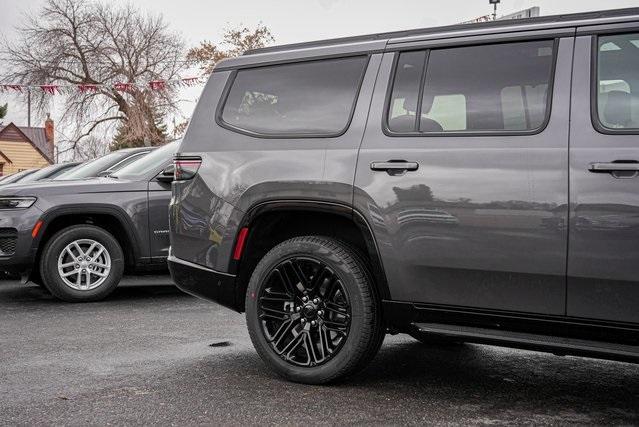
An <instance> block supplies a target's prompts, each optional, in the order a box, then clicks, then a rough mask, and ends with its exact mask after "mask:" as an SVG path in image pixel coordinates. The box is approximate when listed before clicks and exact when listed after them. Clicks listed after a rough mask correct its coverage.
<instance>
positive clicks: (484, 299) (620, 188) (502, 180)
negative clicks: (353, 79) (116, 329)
mask: <svg viewBox="0 0 639 427" xmlns="http://www.w3.org/2000/svg"><path fill="white" fill-rule="evenodd" d="M615 19H616V18H614V19H613V18H605V17H604V18H601V19H597V18H592V19H583V20H581V19H580V20H578V21H575V22H572V21H563V22H562V23H561V25H554V24H552V23H543V24H530V25H526V24H524V25H517V24H514V25H513V27H512V28H510V27H503V28H501V29H500V30H499V32H500V33H502V34H504V33H508V32H509V31H510V32H512V33H513V34H514V33H516V37H517V39H520V38H521V37H528V36H527V35H526V34H524V33H523V32H524V31H527V30H535V31H543V33H531V34H530V35H529V36H531V37H539V36H540V34H542V35H543V36H544V37H548V36H549V34H551V33H552V34H555V35H556V36H560V37H562V38H561V41H560V43H559V51H558V58H557V61H558V62H557V69H556V75H555V81H554V91H553V98H552V111H551V117H550V121H549V123H548V126H547V127H546V128H545V129H544V130H543V131H542V132H541V133H539V134H536V135H526V136H481V137H480V136H446V137H443V136H438V137H428V138H426V137H421V138H420V137H414V138H406V137H403V138H402V137H400V138H397V137H389V136H386V135H384V133H383V132H382V115H383V109H384V100H385V97H386V92H387V88H388V82H389V73H390V71H391V66H392V56H393V54H394V53H393V52H395V51H396V50H397V49H399V48H401V46H402V43H405V45H406V46H408V45H409V46H411V48H416V47H418V46H426V45H428V47H433V46H437V45H441V46H446V45H449V44H450V43H454V44H458V43H471V44H475V43H481V42H490V41H491V40H492V34H493V33H494V31H492V30H491V29H490V28H488V29H485V30H484V29H483V28H481V29H479V27H477V29H475V28H474V27H473V29H471V30H459V31H450V32H446V33H442V34H428V35H426V36H415V37H411V38H400V39H396V40H390V41H388V40H387V44H386V47H385V49H383V50H385V51H386V53H384V54H383V55H382V54H381V53H379V52H380V50H379V49H380V47H381V44H380V42H379V41H374V42H364V43H360V44H358V43H354V44H346V45H342V46H340V48H339V50H334V49H333V47H331V46H319V47H313V46H310V47H308V48H300V49H295V48H292V49H291V50H290V51H288V50H279V51H274V52H265V53H263V54H257V55H248V56H245V57H241V58H239V59H232V60H228V61H225V62H224V63H223V64H221V65H220V66H218V68H217V69H216V71H215V72H214V73H213V75H212V76H211V78H210V79H209V82H208V83H207V85H206V87H205V89H204V92H203V95H202V97H201V98H200V101H199V104H198V106H197V108H196V110H195V113H194V116H193V118H192V120H191V123H190V126H189V129H188V131H187V134H186V137H185V139H184V141H183V143H182V144H181V146H180V149H179V150H178V151H179V153H180V154H183V155H198V156H201V157H202V166H201V168H200V171H199V174H198V175H197V176H196V177H195V178H194V179H193V180H191V181H184V182H178V183H174V185H173V189H174V191H173V200H172V203H171V206H170V218H171V219H170V221H171V243H172V246H171V254H172V256H174V257H175V258H176V259H182V260H185V261H187V262H192V263H195V264H199V265H201V266H204V267H207V268H210V269H212V270H216V271H219V272H227V271H228V266H229V260H230V258H231V253H232V248H233V244H234V242H235V238H236V236H237V232H238V229H239V227H240V225H241V224H242V219H243V217H244V216H245V214H246V212H247V211H249V210H250V209H251V208H252V207H253V206H255V205H257V204H259V203H262V202H265V201H275V200H292V199H294V200H307V201H321V202H331V203H338V204H342V205H345V206H352V207H353V209H355V210H357V211H358V212H360V213H361V214H363V215H364V217H365V219H366V221H367V222H368V224H369V226H371V228H372V229H373V231H374V234H375V238H376V240H377V242H376V243H377V247H378V248H379V251H380V253H381V259H382V263H383V267H384V271H385V274H386V279H387V281H388V283H389V288H390V294H391V297H392V299H393V300H400V301H411V302H418V303H428V304H430V305H444V306H457V307H462V308H463V307H467V308H475V309H490V310H507V311H509V312H523V313H534V314H539V315H553V316H562V317H563V316H566V315H568V316H573V317H584V318H592V319H602V320H613V321H627V322H638V321H639V317H638V315H637V310H636V307H637V302H638V301H637V298H638V297H637V295H638V294H637V289H639V287H638V286H637V282H636V277H639V263H638V261H639V253H638V248H639V245H637V243H636V242H637V237H639V236H637V234H636V230H637V227H636V223H635V222H633V221H636V219H635V218H634V217H635V216H636V213H635V211H634V209H637V207H638V205H639V201H638V199H637V195H638V194H639V193H638V192H637V189H636V188H637V187H636V185H635V184H636V179H635V180H625V181H624V182H618V181H619V180H614V178H612V177H609V176H605V175H594V174H589V173H588V172H587V170H586V168H585V164H586V163H589V162H592V161H612V160H615V159H617V158H618V157H619V158H628V156H631V157H632V158H637V157H639V156H638V155H637V151H636V150H637V144H636V138H637V137H636V136H623V137H622V136H615V137H614V138H615V139H614V141H615V143H613V144H610V141H609V138H610V137H609V136H606V135H602V134H598V133H597V132H596V131H595V130H594V129H593V127H592V124H591V123H590V116H589V105H590V90H589V87H588V83H587V82H585V80H587V79H588V76H589V74H588V73H589V70H590V54H589V52H587V50H588V46H585V45H584V44H585V43H586V42H585V41H582V40H581V38H579V39H577V45H576V46H575V45H574V43H575V39H574V38H573V37H571V36H566V35H567V34H574V33H575V31H576V30H577V29H578V26H579V25H592V24H594V23H598V22H604V23H608V22H614V21H615ZM621 20H622V21H634V22H637V16H634V17H631V18H628V17H624V18H623V19H621ZM549 29H551V30H556V31H553V32H548V31H547V30H549ZM462 37H463V38H464V39H463V40H460V38H462ZM586 39H587V38H586ZM584 40H585V39H584ZM420 43H424V44H422V45H420ZM338 44H339V43H338ZM573 47H575V49H576V50H575V52H576V53H577V54H578V58H576V59H575V61H576V62H575V66H574V68H575V75H574V82H573V81H572V80H573V76H572V69H573V62H572V54H573ZM369 49H372V51H373V53H372V55H371V61H370V64H369V66H368V69H367V72H366V76H365V81H364V84H363V86H362V90H361V93H360V95H359V98H358V101H357V107H356V111H355V114H354V117H353V122H352V123H351V126H350V127H349V129H348V130H347V132H346V133H345V134H344V135H343V136H341V137H338V138H324V139H322V138H313V139H260V138H255V137H252V136H247V135H241V134H238V133H235V132H232V131H230V130H227V129H223V128H221V127H219V126H217V125H216V123H215V120H214V118H215V114H216V108H217V105H218V101H219V98H220V96H221V94H222V93H223V90H224V87H225V85H226V84H227V81H228V79H229V76H231V74H232V71H231V70H232V69H234V68H240V67H248V66H253V65H258V66H259V65H261V64H265V63H277V62H286V61H295V60H301V59H310V58H314V59H317V58H319V57H330V56H339V55H344V54H354V53H357V52H360V53H361V52H363V51H367V50H369ZM382 56H383V58H382ZM573 84H574V86H572V88H573V99H572V104H571V100H570V94H571V85H573ZM373 87H374V91H373ZM577 92H578V93H577ZM571 105H572V108H573V109H574V111H573V113H572V116H571V114H570V108H571ZM369 107H370V108H369ZM570 120H572V125H570ZM364 130H365V132H364ZM570 132H572V135H569V133H570ZM604 141H606V143H607V144H606V143H604ZM360 142H361V147H360ZM569 143H570V149H571V150H572V151H570V158H569ZM358 147H360V148H359V153H358ZM594 154H598V156H597V158H593V155H594ZM604 154H605V155H604ZM358 155H359V158H358V157H357V156H358ZM620 156H621V157H620ZM599 157H601V158H599ZM394 159H402V160H409V161H416V162H418V163H419V169H418V170H417V171H416V172H408V173H407V174H406V175H404V176H399V177H397V176H394V177H392V176H389V175H387V174H386V173H385V172H373V171H371V170H370V167H369V166H370V163H371V162H373V161H387V160H394ZM569 162H570V173H571V174H572V176H571V178H570V185H571V189H570V196H569V176H568V174H569V169H568V164H569ZM355 163H357V167H355ZM355 171H356V175H354V174H355ZM422 184H423V185H425V186H428V187H429V188H430V190H431V193H432V195H433V197H432V199H426V200H423V201H422V202H420V203H419V204H418V205H417V206H402V205H401V204H399V203H397V198H396V196H395V194H394V191H393V187H398V188H400V189H404V190H405V191H407V192H411V191H414V192H415V199H416V200H419V199H420V197H421V193H419V187H415V186H417V185H422ZM613 185H614V186H615V187H613ZM569 197H570V205H569ZM495 202H498V203H495ZM497 204H501V205H502V206H504V205H505V206H506V207H500V208H498V209H495V208H494V205H497ZM414 209H419V210H421V211H420V212H421V214H420V215H421V217H422V219H424V218H426V220H424V221H422V224H418V225H414V224H411V225H409V226H408V227H407V226H405V222H406V215H410V212H409V211H410V210H414ZM569 209H570V210H569ZM601 209H603V210H605V211H606V212H605V214H606V215H608V214H610V213H611V214H613V215H615V216H616V217H618V218H619V221H620V222H622V223H624V224H625V225H632V227H634V228H633V230H635V231H633V233H635V234H632V237H628V235H627V234H621V232H620V231H618V230H615V231H610V230H608V231H606V232H603V231H598V232H597V233H594V234H596V235H597V236H594V234H593V233H591V234H590V235H589V234H587V233H584V232H582V231H580V230H579V229H578V227H577V225H576V224H577V223H576V218H577V215H581V214H580V213H579V212H584V213H586V214H588V215H591V216H593V215H594V216H601V215H602V214H603V213H602V212H600V211H599V210H601ZM418 216H419V215H418ZM569 221H570V225H569ZM604 233H608V234H605V236H604V235H603V234H604ZM569 234H570V236H569ZM595 237H596V238H595ZM569 243H570V245H569ZM593 248H594V249H593Z"/></svg>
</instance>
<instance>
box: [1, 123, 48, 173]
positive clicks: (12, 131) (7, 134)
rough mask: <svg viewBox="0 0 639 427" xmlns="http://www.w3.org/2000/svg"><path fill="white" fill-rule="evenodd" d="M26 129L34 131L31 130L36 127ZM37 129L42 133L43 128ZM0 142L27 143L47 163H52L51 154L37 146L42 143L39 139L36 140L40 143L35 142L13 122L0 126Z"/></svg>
mask: <svg viewBox="0 0 639 427" xmlns="http://www.w3.org/2000/svg"><path fill="white" fill-rule="evenodd" d="M27 129H28V130H29V132H30V133H34V132H33V131H34V130H36V128H27ZM38 130H41V132H42V134H43V135H44V129H38ZM34 135H35V134H34ZM38 139H39V138H38ZM0 142H24V143H28V144H30V145H31V147H33V149H34V150H36V151H37V152H38V153H39V154H40V155H41V156H42V157H43V158H44V159H45V160H46V162H47V163H49V164H53V158H52V155H51V154H49V153H46V152H45V151H44V149H46V147H40V146H39V145H42V143H41V141H38V142H40V144H38V143H36V142H35V141H34V140H33V139H31V138H29V137H28V136H27V135H26V134H25V132H23V131H22V130H21V129H20V128H19V127H18V126H16V125H15V124H14V123H9V124H8V125H6V126H5V127H3V128H0Z"/></svg>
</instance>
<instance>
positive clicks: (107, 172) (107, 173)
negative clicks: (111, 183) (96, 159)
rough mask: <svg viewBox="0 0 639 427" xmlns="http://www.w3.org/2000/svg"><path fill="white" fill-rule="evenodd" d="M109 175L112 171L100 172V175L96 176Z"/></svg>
mask: <svg viewBox="0 0 639 427" xmlns="http://www.w3.org/2000/svg"><path fill="white" fill-rule="evenodd" d="M111 173H113V172H112V171H110V170H109V169H107V170H105V171H102V172H100V173H98V176H109V175H111Z"/></svg>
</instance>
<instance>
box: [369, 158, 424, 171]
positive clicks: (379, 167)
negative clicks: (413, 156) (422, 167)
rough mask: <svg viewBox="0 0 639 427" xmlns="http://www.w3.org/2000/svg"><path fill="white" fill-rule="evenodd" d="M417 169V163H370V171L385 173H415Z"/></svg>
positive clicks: (400, 161)
mask: <svg viewBox="0 0 639 427" xmlns="http://www.w3.org/2000/svg"><path fill="white" fill-rule="evenodd" d="M418 168H419V163H417V162H407V161H405V160H389V161H387V162H372V163H371V170H374V171H386V172H389V173H391V172H395V173H397V172H406V171H416V170H417V169H418Z"/></svg>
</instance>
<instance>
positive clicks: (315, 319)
mask: <svg viewBox="0 0 639 427" xmlns="http://www.w3.org/2000/svg"><path fill="white" fill-rule="evenodd" d="M266 277H267V278H266V280H265V281H264V282H263V284H262V286H261V288H260V291H259V292H258V298H257V307H258V319H259V321H260V323H261V327H262V332H263V334H264V336H265V338H266V340H267V342H268V343H269V345H270V346H271V348H272V349H273V351H274V352H275V353H276V354H277V355H279V356H280V357H281V358H282V359H283V360H285V361H286V362H288V363H291V364H294V365H297V366H306V367H312V366H317V365H320V364H322V363H325V362H326V361H327V360H329V359H330V358H331V357H333V356H334V355H335V354H336V353H337V352H338V351H339V350H340V349H341V348H342V346H343V344H344V342H345V341H346V338H347V337H348V331H349V328H350V320H351V316H350V302H349V299H348V297H347V294H346V289H345V288H344V285H343V283H342V281H341V280H340V278H339V277H338V276H337V275H336V273H335V272H334V271H333V270H332V269H331V268H330V267H328V266H327V265H326V264H324V263H323V262H322V261H319V260H317V259H314V258H311V257H306V256H304V257H294V258H290V259H287V260H284V261H282V262H281V263H279V264H278V265H276V266H275V267H274V268H273V269H272V270H271V272H270V273H269V274H268V275H267V276H266Z"/></svg>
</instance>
